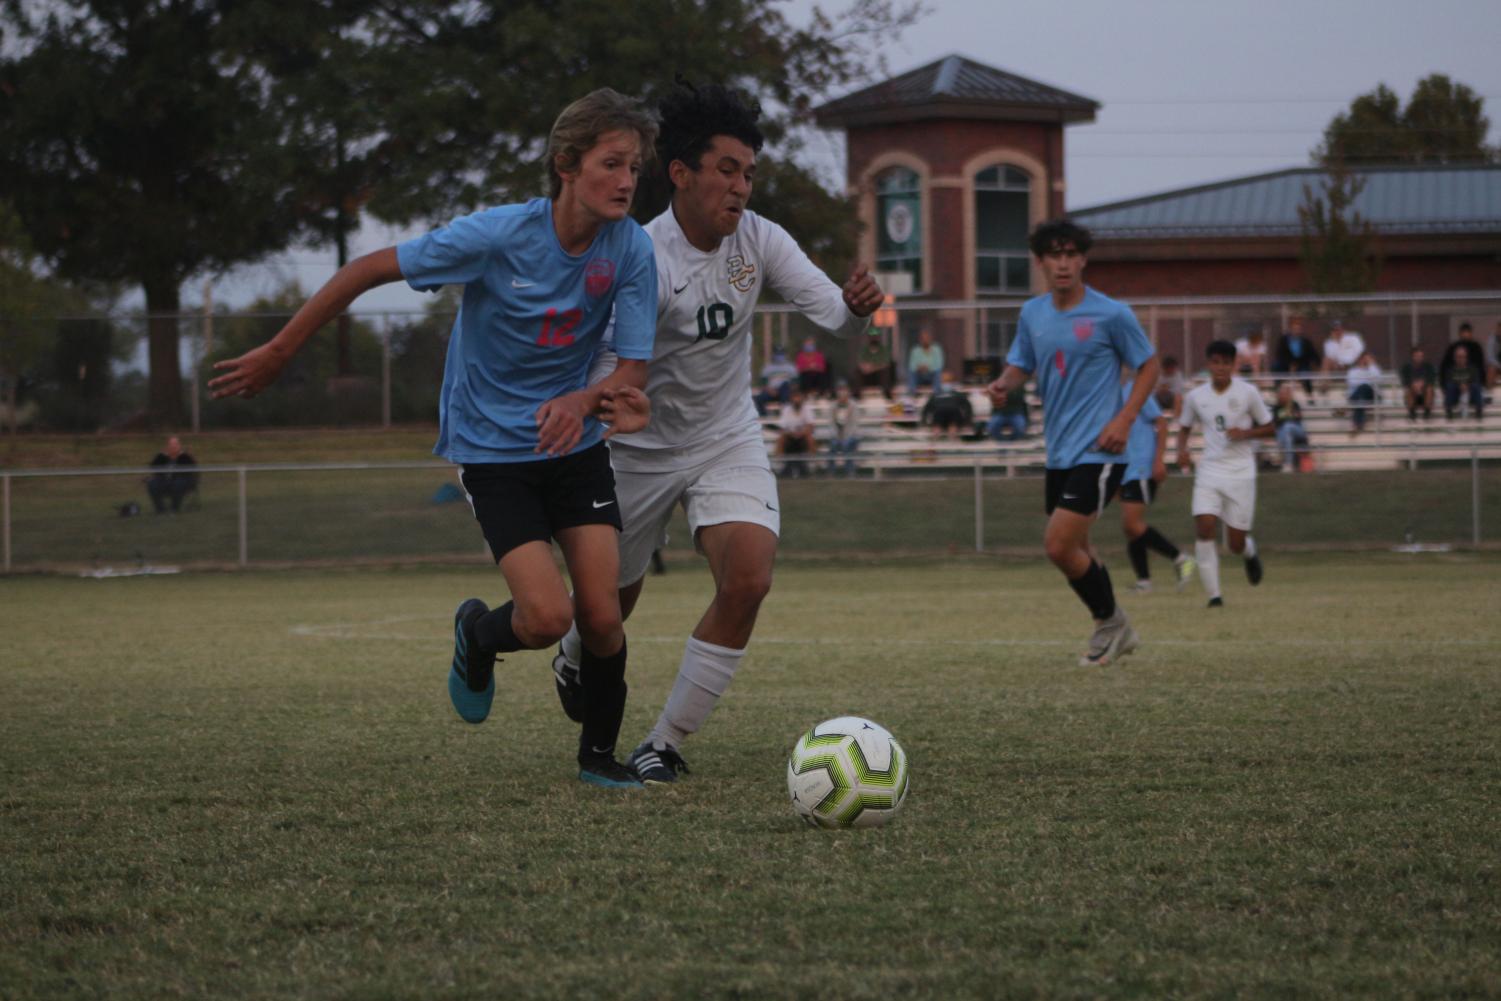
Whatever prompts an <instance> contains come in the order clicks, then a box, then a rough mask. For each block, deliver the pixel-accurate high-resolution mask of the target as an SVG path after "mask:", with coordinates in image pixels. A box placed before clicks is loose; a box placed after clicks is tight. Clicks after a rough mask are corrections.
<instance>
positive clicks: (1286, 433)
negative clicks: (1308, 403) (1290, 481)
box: [1272, 382, 1308, 473]
mask: <svg viewBox="0 0 1501 1001" xmlns="http://www.w3.org/2000/svg"><path fill="white" fill-rule="evenodd" d="M1272 423H1273V424H1275V425H1276V426H1277V445H1278V447H1279V448H1281V449H1282V471H1283V472H1284V473H1295V472H1297V471H1298V467H1299V463H1300V462H1301V461H1302V458H1303V456H1304V455H1306V454H1307V451H1306V450H1307V448H1308V432H1307V431H1306V430H1304V428H1303V408H1302V407H1300V406H1298V401H1297V400H1296V399H1294V398H1293V384H1292V383H1290V382H1284V383H1282V384H1281V385H1279V386H1278V387H1277V402H1276V403H1274V404H1272Z"/></svg>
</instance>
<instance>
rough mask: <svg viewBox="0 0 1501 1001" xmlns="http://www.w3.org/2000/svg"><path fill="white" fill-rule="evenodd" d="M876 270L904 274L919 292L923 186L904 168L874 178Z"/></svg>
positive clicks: (920, 284) (893, 168)
mask: <svg viewBox="0 0 1501 1001" xmlns="http://www.w3.org/2000/svg"><path fill="white" fill-rule="evenodd" d="M876 270H877V271H904V272H906V273H907V274H909V275H911V276H912V289H913V291H917V290H919V289H921V288H922V182H921V180H920V179H919V178H918V176H917V173H916V171H912V170H908V169H907V168H906V167H892V168H890V169H889V170H883V171H881V173H880V174H878V175H876Z"/></svg>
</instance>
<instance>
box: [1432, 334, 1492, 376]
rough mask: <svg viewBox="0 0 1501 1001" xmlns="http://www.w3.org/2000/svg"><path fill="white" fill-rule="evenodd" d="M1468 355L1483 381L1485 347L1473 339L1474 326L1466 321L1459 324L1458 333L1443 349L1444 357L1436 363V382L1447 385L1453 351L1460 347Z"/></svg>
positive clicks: (1452, 361)
mask: <svg viewBox="0 0 1501 1001" xmlns="http://www.w3.org/2000/svg"><path fill="white" fill-rule="evenodd" d="M1461 347H1462V348H1464V349H1465V352H1466V353H1467V354H1468V355H1469V356H1470V364H1471V365H1474V366H1475V367H1476V368H1478V369H1479V370H1480V382H1481V384H1482V385H1483V384H1484V383H1485V368H1484V367H1483V366H1484V358H1485V349H1484V348H1483V347H1481V346H1480V342H1479V341H1477V340H1476V339H1475V328H1474V327H1472V326H1470V324H1469V323H1468V322H1466V323H1461V324H1460V325H1459V334H1458V336H1456V337H1455V338H1454V341H1453V343H1451V344H1450V345H1449V346H1448V347H1447V348H1445V349H1444V357H1443V358H1442V359H1441V360H1440V361H1439V363H1438V384H1439V385H1440V386H1448V384H1449V370H1450V369H1451V368H1453V367H1454V353H1455V352H1456V351H1458V350H1459V349H1460V348H1461Z"/></svg>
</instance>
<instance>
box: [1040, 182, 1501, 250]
mask: <svg viewBox="0 0 1501 1001" xmlns="http://www.w3.org/2000/svg"><path fill="white" fill-rule="evenodd" d="M1351 173H1352V174H1353V175H1355V176H1356V177H1358V178H1360V179H1361V180H1363V181H1364V182H1365V187H1364V189H1362V191H1361V192H1360V194H1358V195H1357V196H1356V197H1355V201H1354V204H1353V206H1352V209H1353V211H1354V212H1357V213H1359V214H1360V215H1361V216H1362V217H1363V218H1365V219H1366V220H1367V221H1369V222H1370V223H1371V225H1372V227H1373V228H1374V229H1375V230H1376V231H1377V232H1378V233H1386V234H1399V233H1400V234H1413V235H1420V234H1425V233H1429V234H1431V233H1501V165H1488V166H1470V165H1466V166H1442V165H1422V166H1392V167H1359V168H1353V169H1352V170H1351ZM1325 178H1326V174H1325V172H1324V171H1322V170H1321V169H1319V168H1317V167H1295V168H1293V169H1291V170H1281V171H1276V172H1275V173H1270V174H1258V175H1255V176H1252V177H1242V178H1238V179H1236V180H1232V181H1222V182H1219V183H1217V184H1206V185H1202V186H1200V187H1193V188H1182V189H1180V190H1178V191H1167V192H1163V193H1162V194H1158V195H1149V196H1147V197H1145V198H1133V199H1130V200H1128V201H1123V202H1112V203H1110V204H1108V205H1096V206H1093V207H1091V208H1085V209H1076V210H1073V211H1071V212H1069V215H1070V216H1071V217H1072V218H1073V219H1075V220H1076V221H1078V222H1079V223H1080V224H1081V225H1084V226H1088V227H1089V229H1090V230H1091V231H1092V232H1093V233H1094V235H1095V237H1096V238H1097V239H1102V240H1150V239H1163V238H1173V237H1190V236H1194V237H1236V236H1297V235H1299V234H1301V233H1302V226H1301V224H1300V222H1299V219H1298V206H1300V205H1302V204H1303V199H1304V194H1303V193H1304V189H1305V188H1310V189H1312V191H1313V193H1314V194H1315V195H1320V194H1322V193H1323V190H1324V180H1325Z"/></svg>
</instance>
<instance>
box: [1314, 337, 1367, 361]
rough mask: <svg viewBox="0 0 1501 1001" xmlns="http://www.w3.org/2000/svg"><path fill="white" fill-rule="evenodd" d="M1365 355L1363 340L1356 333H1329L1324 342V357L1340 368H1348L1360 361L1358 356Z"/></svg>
mask: <svg viewBox="0 0 1501 1001" xmlns="http://www.w3.org/2000/svg"><path fill="white" fill-rule="evenodd" d="M1363 354H1365V338H1364V337H1361V336H1360V334H1359V333H1358V332H1357V331H1354V330H1346V331H1344V332H1343V333H1337V332H1335V331H1330V333H1329V337H1328V338H1327V339H1326V340H1325V341H1324V357H1325V358H1328V359H1330V360H1331V361H1333V362H1334V363H1335V364H1336V365H1338V366H1339V367H1340V368H1349V367H1350V366H1351V365H1354V364H1355V363H1356V362H1358V361H1360V356H1361V355H1363Z"/></svg>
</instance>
